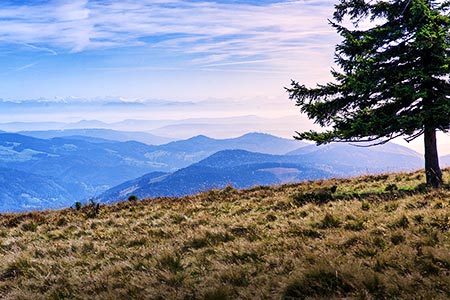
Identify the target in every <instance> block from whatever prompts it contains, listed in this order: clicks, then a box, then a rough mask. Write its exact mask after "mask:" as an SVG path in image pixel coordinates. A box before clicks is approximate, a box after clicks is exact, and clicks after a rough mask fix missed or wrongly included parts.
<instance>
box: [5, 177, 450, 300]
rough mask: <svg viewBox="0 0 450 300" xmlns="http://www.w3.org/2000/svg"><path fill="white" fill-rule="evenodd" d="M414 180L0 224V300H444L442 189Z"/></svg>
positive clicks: (257, 192) (38, 216) (447, 193)
mask: <svg viewBox="0 0 450 300" xmlns="http://www.w3.org/2000/svg"><path fill="white" fill-rule="evenodd" d="M444 180H445V182H446V183H448V182H449V181H450V170H448V169H447V170H444ZM423 181H424V175H423V174H422V173H421V172H415V173H409V174H404V173H403V174H399V173H397V174H390V175H378V176H364V177H358V178H353V179H341V180H336V179H334V180H327V181H316V182H313V181H308V182H305V183H302V184H291V185H284V186H274V187H258V188H254V189H251V190H245V191H239V190H235V189H232V188H226V189H224V190H213V191H209V192H206V193H203V194H199V195H195V196H189V197H184V198H175V199H174V198H163V199H147V200H143V201H137V202H130V201H127V202H122V203H118V204H115V205H101V206H100V207H99V210H98V212H97V213H96V211H95V207H94V206H91V205H86V206H84V207H82V208H81V209H80V210H75V209H64V210H61V211H46V212H33V213H26V214H2V215H0V233H1V235H0V242H1V243H0V253H1V255H2V256H1V257H2V259H1V260H0V278H1V280H0V284H1V285H0V293H1V297H2V298H4V299H8V300H19V299H37V300H44V299H96V300H107V299H108V300H110V299H173V300H183V299H184V300H186V299H192V300H208V299H222V300H234V299H237V300H263V299H279V300H293V299H330V300H338V299H397V300H410V299H439V300H444V299H448V298H449V295H450V278H449V275H448V273H449V272H450V264H449V261H450V254H449V249H450V240H449V234H448V228H449V220H448V219H449V218H448V214H449V203H448V201H447V200H446V199H449V198H450V190H448V189H442V190H440V191H436V190H426V189H423V187H421V186H420V184H421V183H422V182H423ZM393 186H395V187H396V188H397V190H393V188H392V187H393ZM335 188H336V190H335V192H331V191H333V190H334V189H335Z"/></svg>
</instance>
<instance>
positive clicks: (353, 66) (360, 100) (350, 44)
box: [287, 0, 450, 187]
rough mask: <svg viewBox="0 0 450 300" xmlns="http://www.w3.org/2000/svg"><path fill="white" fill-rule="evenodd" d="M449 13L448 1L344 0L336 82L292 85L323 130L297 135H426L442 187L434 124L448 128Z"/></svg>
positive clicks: (324, 138)
mask: <svg viewBox="0 0 450 300" xmlns="http://www.w3.org/2000/svg"><path fill="white" fill-rule="evenodd" d="M449 12H450V1H448V0H447V1H443V0H436V1H435V0H340V2H339V3H338V4H337V5H336V6H335V12H334V15H333V19H332V20H331V21H330V23H331V25H332V26H333V27H334V28H335V29H336V31H337V32H338V33H339V34H340V35H341V36H342V40H343V41H342V42H341V43H340V44H338V45H337V46H336V50H335V62H336V64H337V65H338V66H339V70H332V71H331V73H332V75H333V77H334V81H333V82H330V83H327V84H323V85H317V86H316V87H314V88H307V87H306V86H305V85H301V84H299V83H298V82H295V81H292V83H291V87H290V88H287V90H288V92H289V97H290V99H293V100H296V105H297V106H299V107H300V110H301V111H302V112H303V113H306V114H307V115H308V117H309V118H311V119H313V120H314V121H315V123H317V124H319V125H320V126H322V127H325V131H324V132H316V131H309V132H302V133H298V136H297V137H296V138H298V139H308V140H313V141H315V142H316V143H317V144H324V143H329V142H370V144H371V145H376V144H382V143H386V142H388V141H390V140H392V139H394V138H396V137H399V136H404V137H405V139H406V140H407V141H412V140H413V139H415V138H417V137H419V136H421V135H423V136H424V144H425V172H426V179H427V184H428V185H430V186H433V187H439V186H441V185H442V183H443V181H442V173H441V170H440V167H439V158H438V152H437V145H436V131H438V130H440V131H444V132H448V131H449V129H450V17H449ZM362 22H364V27H367V24H370V26H368V29H361V27H362ZM344 24H351V25H344Z"/></svg>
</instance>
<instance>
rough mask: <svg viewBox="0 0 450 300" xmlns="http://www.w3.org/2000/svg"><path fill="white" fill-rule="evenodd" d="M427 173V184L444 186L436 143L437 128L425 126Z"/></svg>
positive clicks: (437, 186)
mask: <svg viewBox="0 0 450 300" xmlns="http://www.w3.org/2000/svg"><path fill="white" fill-rule="evenodd" d="M424 143H425V173H426V176H427V185H429V186H431V187H434V188H439V187H441V186H442V184H443V181H442V172H441V168H440V167H439V156H438V151H437V145H436V129H435V128H432V127H425V132H424Z"/></svg>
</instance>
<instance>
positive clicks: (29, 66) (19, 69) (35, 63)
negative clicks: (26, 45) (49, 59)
mask: <svg viewBox="0 0 450 300" xmlns="http://www.w3.org/2000/svg"><path fill="white" fill-rule="evenodd" d="M35 65H37V62H34V63H31V64H26V65H24V66H21V67H18V68H17V69H15V71H22V70H26V69H29V68H31V67H33V66H35Z"/></svg>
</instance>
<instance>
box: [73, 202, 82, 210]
mask: <svg viewBox="0 0 450 300" xmlns="http://www.w3.org/2000/svg"><path fill="white" fill-rule="evenodd" d="M82 207H83V204H81V202H80V201H77V202H75V209H76V210H80V209H81V208H82Z"/></svg>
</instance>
